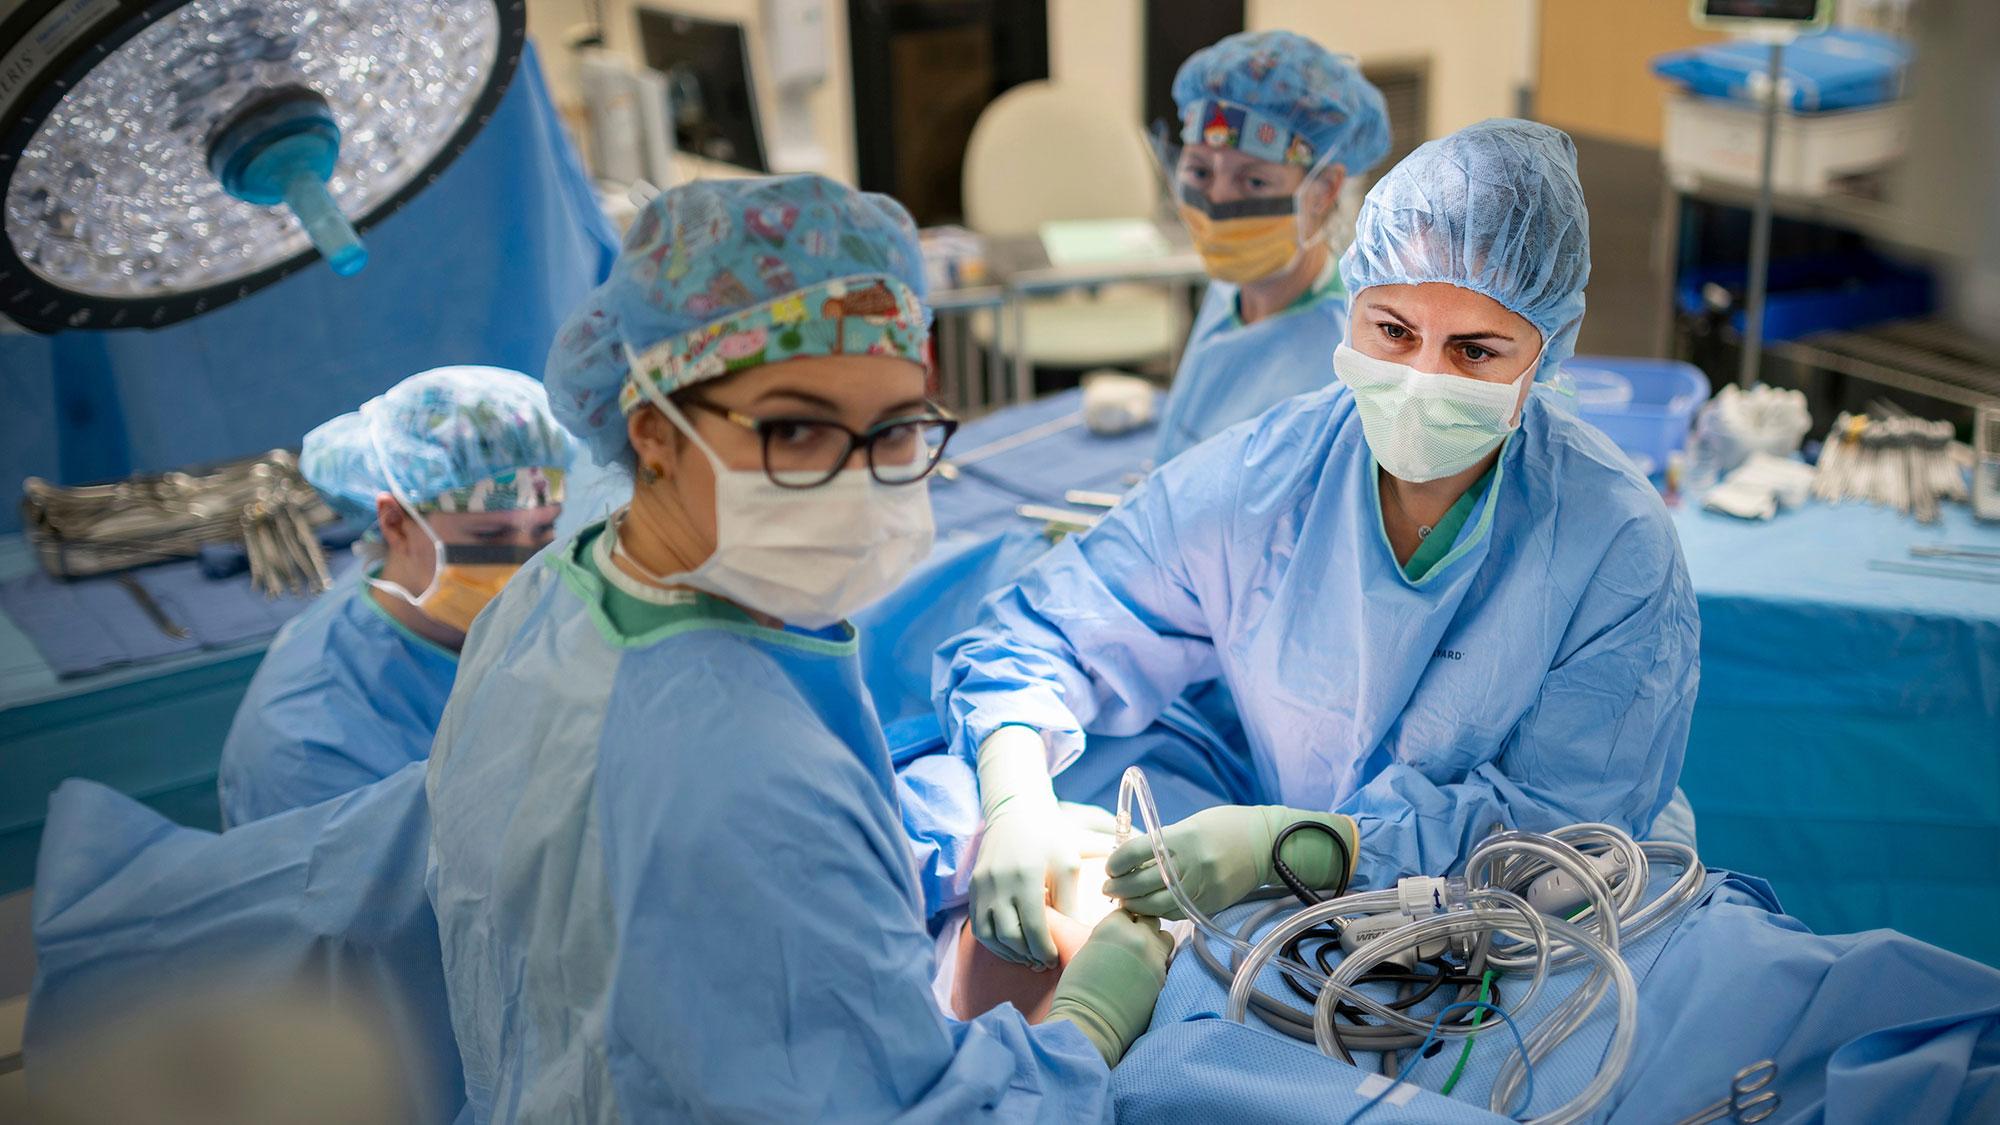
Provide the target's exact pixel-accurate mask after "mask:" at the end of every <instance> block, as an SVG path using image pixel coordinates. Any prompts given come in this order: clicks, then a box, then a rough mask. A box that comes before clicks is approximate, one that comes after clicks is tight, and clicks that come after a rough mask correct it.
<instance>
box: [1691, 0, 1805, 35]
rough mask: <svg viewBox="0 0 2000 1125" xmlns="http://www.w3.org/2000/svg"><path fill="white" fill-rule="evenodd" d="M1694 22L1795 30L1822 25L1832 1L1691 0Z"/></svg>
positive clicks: (1727, 26)
mask: <svg viewBox="0 0 2000 1125" xmlns="http://www.w3.org/2000/svg"><path fill="white" fill-rule="evenodd" d="M1691 7H1692V9H1693V15H1694V22H1695V23H1696V24H1698V25H1700V26H1703V27H1714V28H1720V29H1728V28H1737V27H1743V26H1745V25H1749V24H1761V25H1766V26H1769V25H1777V26H1780V27H1784V26H1789V27H1791V28H1792V29H1793V30H1794V31H1801V32H1803V31H1814V30H1817V29H1819V28H1822V27H1825V26H1826V25H1827V21H1828V20H1829V18H1830V17H1831V16H1832V13H1833V0H1692V3H1691Z"/></svg>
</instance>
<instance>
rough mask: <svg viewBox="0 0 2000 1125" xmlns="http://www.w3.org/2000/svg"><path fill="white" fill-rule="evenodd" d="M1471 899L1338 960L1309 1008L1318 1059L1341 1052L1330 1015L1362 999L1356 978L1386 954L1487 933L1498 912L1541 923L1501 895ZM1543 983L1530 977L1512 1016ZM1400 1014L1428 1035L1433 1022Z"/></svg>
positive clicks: (1483, 893)
mask: <svg viewBox="0 0 2000 1125" xmlns="http://www.w3.org/2000/svg"><path fill="white" fill-rule="evenodd" d="M1471 898H1472V902H1473V907H1472V909H1470V910H1458V911H1452V912H1450V913H1447V914H1438V915H1434V916H1432V917H1429V918H1423V919H1420V920H1418V921H1416V922H1412V923H1411V924H1409V925H1407V926H1401V927H1398V928H1396V929H1394V930H1391V931H1389V932H1388V933H1386V934H1383V935H1382V936H1380V937H1378V938H1376V939H1375V940H1374V941H1371V942H1369V943H1368V944H1366V945H1364V946H1362V947H1361V948H1359V949H1357V950H1355V951H1354V952H1353V953H1351V954H1349V955H1347V956H1346V957H1343V958H1341V961H1340V964H1339V965H1337V966H1335V967H1334V971H1333V975H1332V976H1330V977H1328V978H1327V982H1326V985H1325V986H1324V987H1323V988H1322V989H1321V990H1320V994H1319V1002H1318V1003H1317V1004H1315V1005H1314V1007H1313V1038H1314V1040H1315V1041H1316V1042H1317V1043H1318V1044H1319V1049H1320V1052H1321V1053H1322V1054H1325V1055H1328V1056H1330V1057H1335V1058H1338V1057H1339V1055H1340V1049H1339V1047H1338V1046H1336V1045H1335V1043H1334V1026H1333V1018H1334V1013H1335V1010H1336V1008H1337V1007H1338V1006H1339V1004H1340V1003H1341V1001H1343V1000H1345V1001H1350V1002H1351V1001H1352V1000H1353V999H1354V997H1355V996H1357V995H1363V994H1361V993H1357V992H1356V991H1355V989H1356V988H1357V985H1356V984H1355V980H1356V978H1358V977H1360V976H1361V975H1362V974H1363V973H1365V972H1367V971H1368V970H1369V968H1370V967H1371V966H1374V965H1377V964H1380V963H1381V962H1382V961H1383V960H1384V959H1385V958H1386V957H1387V956H1388V955H1390V954H1392V953H1394V952H1396V951H1397V950H1400V949H1407V948H1410V947H1412V946H1417V945H1423V944H1427V943H1429V942H1433V941H1437V940H1439V939H1441V938H1448V937H1459V936H1466V937H1477V936H1479V935H1481V934H1484V933H1487V932H1488V931H1490V930H1492V929H1493V928H1494V927H1495V926H1497V925H1499V923H1500V921H1501V918H1500V910H1504V911H1508V912H1511V913H1513V914H1515V915H1517V916H1519V917H1520V918H1523V919H1525V920H1526V921H1527V923H1528V925H1529V926H1531V927H1533V926H1539V925H1540V924H1541V920H1542V919H1541V915H1539V914H1537V913H1536V912H1535V908H1534V907H1532V906H1529V905H1528V904H1527V903H1526V902H1525V901H1523V900H1522V899H1520V898H1519V897H1517V896H1515V895H1512V894H1509V893H1508V892H1506V891H1495V890H1477V891H1473V892H1472V893H1471ZM1491 907H1498V908H1500V910H1493V909H1490V908H1491ZM1538 948H1541V947H1538ZM1545 979H1546V974H1544V973H1542V972H1540V971H1537V972H1535V973H1533V974H1532V975H1531V976H1530V977H1529V979H1528V991H1527V992H1526V993H1525V994H1524V995H1523V996H1522V997H1521V999H1520V1000H1519V1001H1517V1002H1516V1003H1514V1004H1513V1008H1514V1009H1515V1010H1516V1011H1526V1010H1527V1008H1528V1005H1530V1004H1532V1003H1534V1001H1535V997H1537V996H1539V995H1541V991H1542V984H1543V981H1544V980H1545ZM1385 1010H1391V1009H1385ZM1378 1014H1379V1013H1378ZM1399 1014H1401V1015H1403V1017H1404V1018H1406V1019H1409V1020H1412V1021H1413V1022H1415V1023H1416V1024H1417V1028H1416V1030H1417V1031H1419V1032H1423V1033H1428V1032H1429V1031H1430V1030H1431V1023H1432V1022H1433V1021H1432V1017H1428V1016H1422V1017H1419V1016H1409V1015H1408V1014H1407V1013H1399ZM1470 1033H1471V1029H1470V1028H1457V1027H1453V1028H1445V1027H1440V1028H1438V1034H1439V1035H1440V1036H1445V1037H1451V1038H1457V1037H1458V1036H1460V1035H1467V1034H1470Z"/></svg>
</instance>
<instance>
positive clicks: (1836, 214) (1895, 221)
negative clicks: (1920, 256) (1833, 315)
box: [1668, 173, 1965, 257]
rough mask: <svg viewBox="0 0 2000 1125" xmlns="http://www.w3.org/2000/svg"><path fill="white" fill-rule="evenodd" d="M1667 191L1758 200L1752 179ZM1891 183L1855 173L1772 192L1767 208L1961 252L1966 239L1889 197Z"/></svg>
mask: <svg viewBox="0 0 2000 1125" xmlns="http://www.w3.org/2000/svg"><path fill="white" fill-rule="evenodd" d="M1668 190H1669V191H1670V192H1674V193H1678V194H1679V195H1682V196H1685V197H1687V198H1690V199H1698V200H1701V201H1703V202H1707V203H1720V204H1723V205H1724V206H1729V207H1741V208H1744V209H1746V210H1747V209H1749V208H1751V207H1752V206H1754V205H1755V204H1756V201H1757V188H1756V186H1755V185H1754V184H1737V183H1732V182H1730V181H1728V180H1718V179H1715V178H1714V177H1711V176H1694V177H1685V176H1684V177H1679V178H1674V179H1670V181H1669V183H1668ZM1888 192H1889V186H1888V184H1887V182H1886V181H1885V180H1884V178H1883V177H1882V175H1881V174H1879V173H1878V174H1876V175H1872V176H1862V177H1855V178H1854V179H1852V180H1848V181H1842V182H1840V183H1838V184H1836V185H1835V188H1834V190H1832V191H1829V192H1827V193H1826V194H1824V195H1790V194H1786V193H1784V192H1779V193H1777V194H1776V195H1774V196H1772V199H1771V209H1772V212H1773V213H1774V214H1776V215H1777V216H1778V217H1779V218H1781V219H1795V220H1799V221H1801V222H1808V223H1818V224H1821V225H1823V226H1833V227H1841V228H1844V229H1846V230H1851V231H1854V232H1856V233H1858V234H1862V235H1865V236H1867V237H1869V238H1873V239H1877V240H1879V241H1882V242H1888V243H1893V244H1895V245H1898V246H1902V247H1905V248H1907V249H1911V250H1922V251H1929V252H1931V253H1937V254H1944V255H1948V256H1954V257H1955V256H1959V255H1962V254H1963V253H1964V247H1965V242H1964V239H1963V238H1962V237H1960V236H1958V235H1955V234H1953V232H1951V231H1948V230H1946V229H1944V228H1943V227H1939V226H1934V225H1931V224H1929V223H1925V222H1922V221H1919V220H1918V219H1917V218H1916V217H1915V216H1914V214H1913V213H1912V209H1911V208H1909V207H1904V206H1899V205H1897V204H1894V203H1891V202H1889V201H1888V200H1887V198H1886V197H1887V195H1888Z"/></svg>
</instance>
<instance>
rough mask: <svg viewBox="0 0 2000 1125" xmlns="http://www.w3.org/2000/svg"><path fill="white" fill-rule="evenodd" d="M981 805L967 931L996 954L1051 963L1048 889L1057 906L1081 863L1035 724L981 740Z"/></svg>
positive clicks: (1052, 946) (1053, 959) (1037, 965)
mask: <svg viewBox="0 0 2000 1125" xmlns="http://www.w3.org/2000/svg"><path fill="white" fill-rule="evenodd" d="M979 806H980V810H981V811H982V812H984V813H985V815H986V830H985V832H984V834H983V835H981V837H980V840H979V859H978V861H977V862H976V863H974V864H973V867H972V887H971V908H972V936H974V937H976V938H978V939H979V942H980V944H981V945H984V946H985V947H986V948H988V949H990V950H992V951H993V955H994V956H996V957H999V958H1000V959H1002V960H1005V961H1012V962H1013V963H1015V964H1017V965H1028V966H1031V967H1033V968H1036V969H1052V968H1054V967H1055V965H1056V942H1055V938H1054V937H1052V936H1051V935H1050V933H1049V919H1048V899H1049V894H1050V890H1051V887H1053V888H1054V889H1055V892H1056V894H1057V895H1058V898H1057V901H1056V908H1057V909H1059V910H1060V909H1062V908H1063V907H1064V906H1065V905H1068V904H1067V903H1066V902H1065V901H1064V900H1065V899H1067V898H1069V897H1071V896H1072V895H1073V894H1074V890H1075V886H1076V873H1077V869H1078V867H1079V866H1080V864H1079V862H1078V854H1077V838H1076V835H1075V833H1074V832H1073V831H1072V829H1071V827H1070V822H1069V820H1068V818H1066V817H1065V816H1064V815H1063V811H1062V806H1061V805H1060V804H1059V803H1058V802H1057V801H1056V793H1055V789H1054V788H1053V787H1052V786H1051V785H1050V783H1049V761H1048V747H1047V744H1046V743H1044V742H1043V741H1042V736H1041V733H1040V732H1039V731H1036V730H1034V729H1032V728H1030V727H1023V726H1005V727H1001V728H1000V729H999V730H997V731H994V732H993V733H992V734H990V735H988V736H987V738H986V741H985V742H983V743H981V744H980V746H979Z"/></svg>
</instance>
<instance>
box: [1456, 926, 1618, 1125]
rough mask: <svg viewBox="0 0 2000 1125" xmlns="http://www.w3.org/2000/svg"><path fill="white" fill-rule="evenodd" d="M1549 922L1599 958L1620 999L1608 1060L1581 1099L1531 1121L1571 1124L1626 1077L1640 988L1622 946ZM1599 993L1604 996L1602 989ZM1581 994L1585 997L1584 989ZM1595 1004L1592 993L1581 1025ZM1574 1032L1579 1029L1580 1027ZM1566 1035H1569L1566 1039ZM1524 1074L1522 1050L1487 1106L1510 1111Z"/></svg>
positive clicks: (1580, 1017) (1542, 1124) (1578, 928)
mask: <svg viewBox="0 0 2000 1125" xmlns="http://www.w3.org/2000/svg"><path fill="white" fill-rule="evenodd" d="M1548 926H1549V929H1550V930H1551V931H1552V932H1554V934H1555V935H1556V936H1557V937H1559V938H1561V939H1562V940H1563V941H1565V942H1567V943H1568V944H1570V945H1571V946H1573V947H1575V948H1577V949H1580V950H1582V951H1583V952H1584V953H1585V954H1586V955H1587V956H1590V957H1593V958H1595V959H1596V960H1597V963H1598V965H1599V967H1600V968H1601V970H1602V971H1603V972H1605V973H1607V974H1609V976H1610V979H1611V986H1612V988H1613V989H1614V990H1615V991H1616V993H1617V1000H1618V1019H1617V1022H1616V1023H1615V1024H1613V1025H1612V1030H1611V1046H1610V1048H1609V1049H1607V1050H1606V1051H1605V1053H1604V1063H1603V1065H1602V1066H1600V1067H1599V1068H1598V1070H1597V1076H1596V1077H1595V1078H1593V1079H1591V1082H1590V1084H1589V1085H1587V1086H1585V1087H1584V1088H1583V1090H1582V1091H1581V1092H1580V1093H1578V1094H1577V1096H1576V1097H1574V1098H1571V1099H1570V1100H1569V1101H1568V1102H1566V1103H1564V1104H1563V1105H1561V1106H1559V1107H1557V1108H1556V1109H1555V1110H1553V1111H1551V1112H1549V1113H1547V1114H1544V1115H1543V1116H1541V1117H1536V1118H1532V1119H1531V1125H1570V1123H1571V1122H1574V1121H1580V1120H1582V1119H1583V1118H1584V1117H1585V1115H1587V1114H1589V1113H1590V1111H1591V1110H1593V1109H1595V1108H1597V1106H1598V1104H1599V1103H1601V1102H1603V1101H1604V1099H1605V1098H1607V1097H1609V1096H1610V1095H1611V1091H1612V1089H1613V1088H1615V1087H1616V1086H1617V1085H1618V1080H1619V1078H1621V1077H1623V1076H1624V1074H1625V1068H1626V1067H1627V1066H1628V1065H1630V1064H1631V1062H1632V1050H1633V1047H1634V1045H1635V1044H1636V1043H1637V1041H1638V1037H1639V988H1638V985H1637V984H1635V983H1634V982H1633V980H1632V969H1631V967H1630V966H1628V965H1626V964H1625V959H1624V958H1623V957H1621V956H1619V955H1618V951H1617V950H1615V949H1612V948H1611V947H1610V946H1608V945H1606V944H1605V943H1604V942H1602V941H1599V940H1598V938H1597V935H1596V934H1593V933H1591V932H1590V931H1589V930H1586V929H1584V928H1583V927H1582V926H1574V925H1571V924H1570V923H1568V922H1565V921H1563V920H1562V919H1560V918H1551V919H1549V920H1548ZM1594 976H1595V974H1593V977H1594ZM1596 991H1597V994H1599V995H1601V994H1602V990H1601V989H1598V990H1596ZM1577 995H1579V996H1580V995H1582V992H1581V991H1579V992H1578V994H1577ZM1572 999H1575V997H1572ZM1595 1007H1596V1000H1595V997H1594V996H1593V998H1592V1000H1591V1003H1590V1005H1589V1006H1588V1007H1586V1008H1583V1009H1582V1011H1581V1014H1580V1015H1578V1016H1577V1017H1576V1018H1575V1019H1574V1021H1573V1022H1574V1024H1575V1025H1576V1026H1581V1025H1582V1023H1583V1020H1585V1019H1587V1018H1589V1014H1590V1009H1591V1008H1595ZM1569 1030H1570V1031H1574V1030H1575V1028H1574V1027H1572V1028H1570V1029H1569ZM1567 1037H1568V1036H1567V1033H1565V1035H1564V1038H1567ZM1558 1042H1560V1040H1558ZM1551 1046H1553V1045H1551ZM1546 1055H1547V1051H1541V1052H1538V1056H1541V1057H1545V1056H1546ZM1524 1074H1525V1071H1524V1068H1523V1067H1522V1063H1521V1056H1520V1055H1519V1054H1518V1053H1516V1054H1514V1055H1511V1056H1509V1058H1508V1061H1507V1063H1506V1065H1505V1066H1503V1067H1502V1068H1501V1071H1500V1077H1499V1079H1498V1080H1496V1081H1495V1082H1494V1083H1493V1095H1492V1097H1491V1098H1490V1099H1489V1100H1488V1103H1487V1108H1489V1109H1491V1110H1492V1111H1493V1112H1495V1113H1505V1112H1506V1109H1505V1107H1506V1106H1507V1104H1508V1103H1509V1102H1511V1101H1513V1100H1514V1095H1515V1094H1516V1092H1518V1091H1519V1089H1520V1087H1521V1081H1522V1078H1523V1077H1524Z"/></svg>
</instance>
